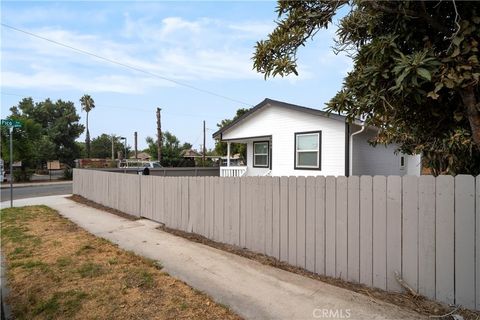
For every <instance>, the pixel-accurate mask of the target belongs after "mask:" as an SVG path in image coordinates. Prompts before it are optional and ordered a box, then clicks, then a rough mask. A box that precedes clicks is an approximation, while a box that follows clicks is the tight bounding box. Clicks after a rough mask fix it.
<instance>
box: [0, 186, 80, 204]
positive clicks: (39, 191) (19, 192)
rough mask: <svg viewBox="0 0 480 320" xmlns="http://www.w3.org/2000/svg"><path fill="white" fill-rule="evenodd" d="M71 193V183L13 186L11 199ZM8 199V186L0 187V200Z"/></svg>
mask: <svg viewBox="0 0 480 320" xmlns="http://www.w3.org/2000/svg"><path fill="white" fill-rule="evenodd" d="M70 193H72V183H71V182H66V183H62V184H52V185H39V186H31V187H30V186H29V187H14V188H13V199H14V200H16V199H24V198H33V197H44V196H53V195H62V194H70ZM8 200H10V188H2V194H1V201H8Z"/></svg>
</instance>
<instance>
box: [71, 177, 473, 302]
mask: <svg viewBox="0 0 480 320" xmlns="http://www.w3.org/2000/svg"><path fill="white" fill-rule="evenodd" d="M73 192H74V193H75V194H79V195H81V196H84V197H86V198H88V199H90V200H92V201H95V202H98V203H100V204H103V205H105V206H108V207H112V208H115V209H118V210H121V211H124V212H126V213H129V214H133V215H137V216H142V217H145V218H148V219H152V220H155V221H158V222H161V223H164V224H165V225H166V226H168V227H170V228H174V229H179V230H183V231H187V232H194V233H197V234H200V235H203V236H205V237H207V238H209V239H212V240H215V241H219V242H223V243H228V244H232V245H237V246H240V247H244V248H248V249H250V250H253V251H256V252H259V253H263V254H266V255H268V256H271V257H275V258H277V259H279V260H281V261H285V262H288V263H289V264H291V265H294V266H298V267H302V268H305V269H307V270H309V271H312V272H315V273H318V274H322V275H327V276H331V277H338V278H342V279H344V280H347V281H351V282H359V283H363V284H365V285H367V286H373V287H378V288H381V289H384V290H388V291H401V290H402V287H401V286H400V285H399V283H398V281H397V280H396V278H395V272H398V274H399V275H400V276H401V277H402V279H403V280H405V281H406V282H407V283H408V285H409V286H410V287H412V288H413V289H414V290H416V291H418V292H419V293H420V294H422V295H424V296H426V297H428V298H431V299H436V300H438V301H441V302H444V303H448V304H459V305H462V306H465V307H467V308H471V309H477V310H478V309H480V176H478V177H476V178H475V177H472V176H468V175H459V176H456V177H455V178H454V177H452V176H440V177H437V178H435V177H432V176H421V177H413V176H406V177H399V176H388V177H384V176H374V177H371V176H361V177H357V176H353V177H348V178H347V177H330V176H329V177H236V178H220V177H156V176H135V175H128V174H120V173H110V172H98V171H93V170H75V171H74V183H73Z"/></svg>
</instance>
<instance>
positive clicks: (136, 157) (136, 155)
mask: <svg viewBox="0 0 480 320" xmlns="http://www.w3.org/2000/svg"><path fill="white" fill-rule="evenodd" d="M133 137H134V139H135V160H137V159H138V153H137V131H135V132H134V133H133Z"/></svg>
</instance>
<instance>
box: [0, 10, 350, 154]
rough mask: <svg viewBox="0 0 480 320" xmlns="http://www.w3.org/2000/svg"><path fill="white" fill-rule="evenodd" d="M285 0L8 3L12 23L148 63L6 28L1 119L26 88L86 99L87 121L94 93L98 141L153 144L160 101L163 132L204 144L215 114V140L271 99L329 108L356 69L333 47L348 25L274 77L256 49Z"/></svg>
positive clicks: (92, 122)
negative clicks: (244, 111)
mask: <svg viewBox="0 0 480 320" xmlns="http://www.w3.org/2000/svg"><path fill="white" fill-rule="evenodd" d="M275 7H276V2H274V1H209V2H207V1H162V2H154V1H142V2H138V1H135V2H133V1H132V2H128V1H121V2H113V1H100V2H96V1H83V2H73V1H68V2H67V1H65V2H54V1H46V2H42V1H34V2H25V1H2V2H1V21H2V23H3V24H6V25H9V26H12V27H15V28H18V29H21V30H24V31H27V32H30V33H33V34H36V35H38V36H41V37H44V38H47V39H50V40H53V41H56V42H59V43H62V44H65V45H68V46H71V47H74V48H76V49H80V50H84V51H87V52H89V53H93V54H95V55H98V56H100V57H103V58H106V59H108V60H111V61H115V62H117V63H119V64H123V65H128V66H132V67H134V68H136V69H137V70H141V71H137V70H132V69H131V68H127V67H124V66H121V65H118V64H114V63H111V62H108V61H105V60H102V59H99V58H96V57H93V56H89V55H85V54H82V53H79V52H77V51H74V50H71V49H68V48H65V47H62V46H59V45H56V44H54V43H52V42H49V41H45V40H42V39H38V38H35V37H32V36H30V35H27V34H25V33H21V32H18V31H15V30H11V29H9V28H6V27H4V26H1V59H0V60H1V104H0V106H1V116H2V118H5V117H6V116H8V114H9V108H10V107H12V106H14V105H17V104H18V102H19V101H20V100H21V99H22V98H23V97H32V98H33V99H34V101H41V100H44V99H46V98H51V99H53V100H57V99H62V100H68V101H72V102H74V103H75V106H76V108H77V111H78V113H79V114H80V116H81V120H80V121H81V122H82V123H83V124H84V123H85V118H86V114H85V112H83V111H81V106H80V102H79V99H80V97H81V96H83V95H84V94H89V95H91V96H92V98H93V99H94V100H95V105H96V107H95V109H93V110H92V111H91V112H90V115H89V130H90V136H91V137H92V138H93V137H96V136H98V135H101V134H102V133H107V134H116V135H120V136H125V137H127V139H128V144H129V145H132V144H133V136H134V132H135V131H137V132H138V137H139V139H138V144H139V149H143V148H145V147H146V142H145V138H146V137H147V136H152V137H153V136H155V134H156V116H155V111H156V108H157V107H160V108H161V109H162V130H164V131H166V130H168V131H170V132H171V133H173V134H174V135H176V136H177V137H178V138H179V139H180V141H181V142H182V143H183V142H189V143H192V144H193V145H194V148H197V149H200V145H201V144H202V132H203V120H205V121H206V127H207V142H206V145H207V148H213V147H214V140H213V139H212V133H213V132H215V131H216V130H217V129H218V128H217V123H219V122H220V121H221V120H222V119H227V118H232V117H233V116H234V115H235V111H236V110H237V109H238V108H246V107H251V106H254V105H256V104H258V103H260V102H261V101H262V100H263V99H265V98H270V99H276V100H281V101H285V102H289V103H294V104H299V105H303V106H307V107H311V108H318V109H323V108H324V106H325V103H326V102H328V101H329V99H330V98H332V97H333V96H334V95H335V93H336V92H337V91H338V90H339V89H340V88H341V85H342V81H343V78H344V76H345V75H346V73H347V72H348V71H349V70H350V69H351V68H352V62H351V60H350V58H348V57H346V56H345V55H335V54H334V53H333V51H332V46H333V45H334V42H333V39H334V37H335V31H336V26H335V25H332V26H331V27H330V28H329V29H327V30H322V31H320V32H319V33H318V34H317V35H316V36H315V38H314V39H313V41H309V43H308V44H307V45H306V46H305V47H302V48H301V49H300V51H299V52H298V64H299V73H300V74H299V76H294V75H292V76H288V77H285V78H268V79H267V80H265V79H264V77H263V75H262V74H259V73H257V72H256V71H255V70H253V63H252V56H253V54H254V46H255V43H256V42H257V41H259V40H262V39H266V37H267V35H268V34H269V33H270V32H271V31H272V30H273V29H274V27H275V20H276V18H277V15H276V13H275ZM340 15H341V14H340ZM166 79H169V80H173V82H172V81H168V80H166ZM192 87H194V88H197V89H200V90H196V89H193V88H192ZM205 91H207V92H209V93H207V92H205ZM210 93H212V94H210ZM84 139H85V137H84V135H82V136H81V137H80V138H79V140H80V141H84Z"/></svg>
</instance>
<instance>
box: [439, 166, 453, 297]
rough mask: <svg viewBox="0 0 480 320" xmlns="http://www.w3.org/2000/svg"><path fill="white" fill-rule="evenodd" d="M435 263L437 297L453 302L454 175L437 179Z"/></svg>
mask: <svg viewBox="0 0 480 320" xmlns="http://www.w3.org/2000/svg"><path fill="white" fill-rule="evenodd" d="M435 191H436V199H435V201H436V204H435V207H436V209H437V211H436V222H435V230H436V236H435V252H436V256H435V260H436V261H435V265H436V274H435V277H436V281H435V282H436V288H435V290H436V294H435V296H436V298H437V300H439V301H441V302H444V303H448V304H453V303H454V302H455V296H454V281H455V280H454V268H455V260H454V259H455V256H454V252H455V251H454V250H455V249H454V238H453V235H454V232H455V230H454V226H455V207H454V204H455V202H454V199H455V197H454V192H455V181H454V179H453V177H452V176H439V177H437V180H436V187H435Z"/></svg>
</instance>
